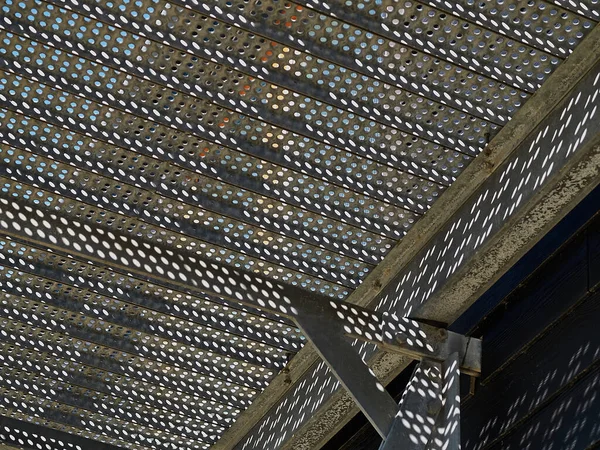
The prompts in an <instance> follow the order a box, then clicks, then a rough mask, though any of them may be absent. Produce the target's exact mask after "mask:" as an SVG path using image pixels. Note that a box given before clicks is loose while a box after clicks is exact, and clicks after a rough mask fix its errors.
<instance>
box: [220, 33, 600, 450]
mask: <svg viewBox="0 0 600 450" xmlns="http://www.w3.org/2000/svg"><path fill="white" fill-rule="evenodd" d="M598 35H599V33H598V30H596V31H595V34H594V36H592V37H591V41H590V42H589V45H588V46H587V47H586V50H585V51H582V53H581V54H578V57H575V56H573V60H572V61H573V66H572V70H573V72H572V73H569V74H568V75H567V73H564V74H561V77H560V78H557V79H556V80H555V81H554V83H553V84H551V85H550V86H549V88H548V90H549V98H552V99H553V103H552V104H553V105H554V108H553V109H551V110H550V109H548V108H547V104H546V103H545V98H544V97H543V96H541V97H538V99H539V101H538V102H536V103H534V105H535V106H534V107H533V109H532V111H533V112H534V113H535V115H532V116H531V117H527V114H532V111H527V110H526V115H525V116H524V117H525V120H524V121H519V120H517V121H516V122H515V123H514V125H510V126H511V128H512V130H511V131H512V133H514V134H515V136H518V137H519V140H517V141H516V142H514V140H513V141H512V142H511V146H510V147H506V146H505V144H504V142H505V141H504V140H503V139H504V138H507V137H508V136H499V140H498V141H492V143H491V145H490V148H491V149H495V148H501V149H503V151H504V153H503V154H502V158H501V159H500V160H499V161H497V162H494V163H492V164H489V165H487V164H486V160H489V161H494V159H495V157H494V154H493V153H492V154H490V155H489V156H488V155H486V156H485V158H484V160H483V161H482V164H480V165H479V166H478V169H479V171H480V172H479V173H478V174H477V175H476V177H477V178H478V179H481V180H482V181H483V184H482V185H481V186H479V187H477V188H476V189H474V190H472V191H471V192H472V193H473V192H474V194H475V195H473V196H472V197H471V198H470V199H468V200H467V201H466V203H465V204H463V205H461V204H460V203H459V204H457V205H456V207H455V209H454V210H452V212H451V214H448V216H449V217H448V219H449V220H448V222H446V223H445V224H444V223H440V224H438V225H436V226H437V227H438V229H437V230H436V231H435V232H434V233H433V234H432V235H431V236H430V237H429V238H428V240H424V241H422V246H421V250H420V252H415V253H414V256H412V257H411V258H409V259H408V260H407V261H406V265H405V266H404V268H401V269H402V270H401V271H400V274H399V275H396V276H395V281H393V282H390V284H389V285H388V289H387V291H385V290H382V286H381V285H379V287H377V286H376V285H372V284H370V285H369V288H368V289H370V292H369V290H367V291H364V290H363V291H362V293H363V294H364V292H369V297H368V298H369V299H375V300H380V302H381V307H382V308H392V309H394V308H397V309H396V311H399V312H402V311H403V312H404V313H405V314H410V313H411V312H412V313H413V314H415V313H417V314H418V315H419V316H421V317H426V318H428V319H432V320H437V321H446V322H451V321H452V320H454V319H456V318H457V317H458V315H459V314H460V313H461V312H462V311H464V309H465V308H466V307H467V306H468V305H469V304H470V303H472V302H473V301H474V300H475V299H476V298H477V293H478V292H481V290H482V289H484V288H485V286H487V285H489V283H491V282H493V280H494V279H496V278H497V277H498V276H500V274H501V273H503V271H504V270H506V269H507V268H508V267H510V264H511V263H512V261H514V260H515V259H516V258H518V256H519V255H521V254H523V253H524V252H525V251H526V250H527V249H528V248H529V247H530V246H531V245H533V243H535V242H536V241H537V239H539V238H540V237H541V236H542V235H543V234H544V232H545V231H546V230H547V229H548V227H549V226H551V224H553V223H556V221H557V220H559V219H560V217H562V215H563V214H565V212H566V211H568V210H569V209H570V208H572V206H573V204H574V202H576V201H577V200H578V199H580V198H582V196H583V195H585V193H586V192H589V190H590V189H591V188H593V187H594V186H595V185H597V183H598V181H599V179H600V178H599V176H598V174H599V161H598V153H597V152H598V121H597V120H595V117H596V114H597V102H598V98H599V97H600V96H599V95H597V92H598V87H597V83H598V81H597V78H598V65H597V62H598V55H599V54H600V53H599V50H600V45H599V42H600V41H599V39H598V37H599V36H598ZM590 55H593V58H590ZM575 69H576V70H575ZM584 75H585V76H586V77H584ZM563 76H564V78H562V77H563ZM582 77H583V78H582ZM565 80H568V84H565ZM540 95H542V93H541V92H540ZM517 119H518V116H517ZM559 133H560V134H559ZM500 138H502V139H500ZM510 141H511V139H509V142H510ZM513 143H514V144H513ZM503 146H504V147H503ZM548 149H550V150H548ZM495 167H497V168H498V169H497V170H495V171H493V169H494V168H495ZM463 190H464V189H463ZM484 197H486V199H485V201H484ZM492 200H494V201H493V202H492ZM515 202H517V203H515ZM444 214H445V213H444ZM434 220H435V218H434ZM465 226H468V227H469V228H467V229H465ZM469 229H470V230H475V231H477V230H480V231H481V235H480V236H479V238H478V239H477V238H476V237H471V238H470V239H469V234H468V233H467V231H468V230H469ZM436 239H438V240H439V242H437V243H436V242H435V240H436ZM436 258H438V262H439V264H438V263H436V262H435V259H436ZM446 260H447V262H446V264H444V261H446ZM451 260H452V261H453V263H452V264H451V265H450V264H449V261H451ZM442 264H443V266H444V267H443V266H442ZM445 266H447V267H445ZM465 268H468V270H466V269H465ZM386 276H387V275H386ZM359 290H360V289H359ZM381 291H383V292H384V293H385V294H386V295H380V296H377V293H378V292H381ZM373 292H374V293H375V294H374V295H371V294H372V293H373ZM364 354H365V356H366V357H368V356H369V355H370V354H373V348H372V347H369V348H365V353H364ZM306 361H307V362H308V361H310V359H306ZM398 364H399V365H400V367H401V366H402V364H405V363H403V361H402V360H399V361H398ZM394 370H396V369H395V368H392V369H391V370H389V372H390V373H391V372H393V371H394ZM309 379H310V380H313V381H312V382H311V383H307V382H306V380H309ZM315 385H317V386H322V388H321V389H319V390H317V391H316V392H315V389H314V388H313V386H315ZM337 389H338V385H337V384H336V383H335V381H333V380H332V375H331V374H329V373H328V372H327V369H326V368H325V367H324V366H322V365H319V364H316V365H315V366H313V368H311V369H309V370H308V371H307V372H306V373H305V375H304V376H303V377H301V378H300V380H299V382H298V383H297V384H295V385H294V386H293V387H292V389H291V390H290V391H289V393H288V394H287V395H289V396H294V397H304V396H306V398H313V399H315V400H314V401H313V402H310V403H309V402H307V403H304V404H302V405H298V406H296V405H294V404H292V403H290V402H288V401H287V399H286V397H284V398H282V399H281V400H280V401H279V402H278V403H276V405H275V408H274V409H273V410H272V412H271V413H268V414H267V415H266V416H265V417H264V418H263V420H261V421H260V422H259V423H258V425H257V426H256V428H255V429H254V430H253V432H252V433H251V434H249V435H248V436H247V437H246V439H242V441H241V442H240V443H239V445H238V446H237V448H246V449H251V448H260V447H261V445H263V444H264V443H269V444H268V445H270V443H276V446H277V447H281V448H286V449H287V448H297V449H303V448H311V449H313V448H318V447H319V445H320V443H322V439H323V438H326V436H328V435H329V434H330V433H331V432H332V430H335V429H336V427H338V426H339V424H340V423H343V421H344V420H347V417H348V416H347V414H348V412H351V411H352V408H351V407H350V408H348V407H347V406H346V404H345V403H344V402H346V401H347V398H345V397H344V396H343V395H341V394H339V393H337ZM336 399H337V400H336ZM325 403H327V407H328V408H329V410H328V411H329V412H331V414H329V415H328V416H327V417H328V422H324V421H323V420H320V419H321V418H323V417H325V416H326V413H323V415H321V414H317V415H313V416H312V417H316V418H318V419H317V420H320V422H319V423H312V422H311V421H310V420H307V422H308V424H309V425H308V426H307V427H306V428H305V429H303V430H301V431H299V428H300V427H301V424H300V423H299V422H297V421H296V422H294V421H293V420H292V421H289V422H287V423H286V425H285V428H284V429H281V426H282V422H281V419H282V418H284V417H302V418H306V417H307V416H306V411H307V410H310V411H316V410H318V408H319V407H320V406H321V405H323V404H325ZM336 409H337V410H339V411H340V414H336V413H335V411H336ZM268 430H270V432H272V433H275V434H276V435H275V436H271V435H270V434H269V431H268ZM275 430H277V431H275ZM294 433H296V435H295V436H293V434H294ZM282 435H283V436H285V439H286V441H285V443H284V444H283V445H280V444H279V442H280V440H279V439H278V437H277V436H282ZM234 442H235V441H234ZM228 445H232V443H229V444H228ZM233 445H234V444H233ZM217 447H218V448H221V447H219V444H218V445H217ZM223 448H227V447H223Z"/></svg>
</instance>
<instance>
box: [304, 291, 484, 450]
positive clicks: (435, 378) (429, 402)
mask: <svg viewBox="0 0 600 450" xmlns="http://www.w3.org/2000/svg"><path fill="white" fill-rule="evenodd" d="M294 319H295V321H296V323H297V324H298V326H299V327H300V328H301V329H302V331H303V333H304V334H305V336H306V337H307V338H308V339H309V340H310V341H311V342H312V344H313V345H314V346H315V348H316V350H317V352H318V353H319V354H320V355H321V357H322V358H323V360H324V361H325V362H326V364H327V365H328V366H329V368H330V369H331V370H332V372H333V373H334V374H335V376H336V377H337V378H338V380H339V381H340V382H341V383H342V385H343V386H344V387H345V388H346V390H347V391H348V392H349V394H350V395H351V396H352V397H353V399H354V401H355V402H356V404H357V405H358V406H359V408H360V409H361V410H362V411H363V413H364V414H365V416H366V417H367V418H368V419H369V421H370V422H371V423H372V424H373V426H374V427H375V429H376V430H377V432H378V433H379V434H380V435H381V437H382V438H383V439H384V443H383V444H382V447H381V450H394V449H400V448H402V449H415V450H417V449H422V450H437V449H438V448H439V449H444V450H457V449H458V448H459V444H460V439H459V432H460V424H459V417H460V416H459V412H460V406H459V400H460V396H459V391H458V386H459V383H458V378H459V375H460V373H461V372H463V373H467V374H470V375H479V374H480V372H481V341H480V340H479V339H475V338H470V337H466V336H462V335H460V334H457V333H452V332H449V331H447V330H445V329H443V328H438V327H434V326H431V325H427V324H423V323H420V322H418V321H416V320H413V319H409V318H398V317H396V316H393V315H390V314H385V313H379V312H375V311H369V310H367V309H364V308H360V307H355V306H352V305H349V304H346V303H336V302H333V301H332V302H306V301H305V302H303V303H302V309H298V310H295V311H294ZM354 340H358V341H362V342H370V343H374V344H376V345H379V346H381V347H382V348H384V349H386V350H388V351H394V352H399V353H402V354H405V355H407V356H409V357H411V358H414V359H417V360H420V361H421V363H420V364H419V366H418V368H417V370H416V371H415V374H414V376H413V378H412V380H411V383H410V384H409V386H408V388H407V390H406V392H405V393H404V395H403V397H402V400H401V402H400V405H397V404H396V402H395V401H394V400H393V399H392V397H391V396H390V394H389V393H388V392H387V391H386V390H385V388H384V387H383V385H382V384H381V382H380V381H379V380H378V379H377V378H376V377H375V375H374V374H373V372H372V371H371V369H370V368H369V367H368V366H367V364H366V363H365V362H364V361H363V359H362V358H361V357H360V355H359V354H358V351H357V349H356V348H355V347H354V346H353V345H352V341H354Z"/></svg>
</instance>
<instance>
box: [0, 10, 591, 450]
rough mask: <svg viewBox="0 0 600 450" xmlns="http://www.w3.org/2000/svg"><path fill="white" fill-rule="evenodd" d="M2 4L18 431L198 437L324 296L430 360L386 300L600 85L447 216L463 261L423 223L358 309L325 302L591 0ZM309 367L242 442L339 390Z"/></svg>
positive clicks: (261, 437) (340, 327) (2, 186)
mask: <svg viewBox="0 0 600 450" xmlns="http://www.w3.org/2000/svg"><path fill="white" fill-rule="evenodd" d="M0 8H1V14H0V325H1V331H0V415H1V416H5V417H4V420H5V421H6V425H4V428H2V426H0V440H2V441H5V442H7V443H9V444H15V445H22V446H29V447H31V448H36V449H38V448H39V449H49V450H51V449H54V448H77V449H79V448H89V442H88V441H86V439H92V440H93V441H95V442H98V444H97V445H100V442H102V443H103V445H104V444H105V446H106V448H111V447H112V446H118V447H123V448H131V449H145V448H161V449H163V448H164V449H181V450H184V449H204V448H209V447H210V446H211V445H213V444H215V443H216V442H218V440H219V438H220V437H221V436H222V434H223V433H224V432H226V430H227V429H228V428H229V427H230V426H231V425H232V424H233V423H234V422H235V419H236V418H237V417H238V415H239V414H240V413H241V412H243V411H244V410H246V409H247V408H248V407H249V406H250V405H251V403H252V401H253V400H254V399H255V398H256V396H257V395H259V394H260V393H261V392H262V391H263V390H264V389H265V387H266V386H268V384H269V383H270V381H271V380H272V378H273V377H274V376H275V375H277V374H278V373H279V372H280V371H281V370H282V369H284V367H285V366H286V364H287V363H288V361H289V360H290V358H292V357H293V356H294V355H295V354H296V353H297V352H298V351H299V350H300V349H301V348H302V346H303V345H304V343H305V342H306V341H307V337H309V336H304V334H303V333H302V331H301V329H305V330H309V328H310V327H309V326H308V325H310V317H309V316H310V315H311V314H316V315H317V316H318V315H319V314H321V313H323V314H324V317H329V316H328V315H331V317H333V322H332V324H333V326H332V331H335V332H336V333H338V332H339V333H340V334H339V335H337V337H338V338H340V339H343V340H344V341H343V342H346V341H348V342H352V343H351V344H347V345H346V346H348V347H349V346H353V347H354V348H355V349H358V350H359V351H360V355H357V356H356V362H357V364H358V365H360V366H361V367H362V366H364V365H363V364H362V358H367V357H368V356H369V355H370V354H371V352H372V349H373V348H374V345H373V344H372V343H373V342H375V343H377V344H386V345H388V344H389V345H392V347H393V346H398V345H404V347H403V350H404V351H412V352H414V353H415V354H416V355H421V356H422V355H425V356H427V357H431V358H437V359H436V361H438V360H439V361H445V360H446V358H447V357H448V352H446V353H443V352H440V348H437V347H435V346H433V347H428V345H429V342H430V340H431V339H433V338H431V336H430V333H429V331H427V330H428V329H427V328H426V327H424V326H422V325H421V324H419V323H417V322H412V321H408V320H407V319H402V318H403V317H405V316H406V315H408V313H410V312H411V310H412V308H414V307H415V305H418V304H419V302H422V301H423V300H424V299H426V298H427V296H428V295H430V294H431V293H432V292H433V289H434V288H435V287H436V286H438V285H439V284H440V283H442V282H443V280H444V279H445V277H448V276H449V275H451V273H453V272H454V271H455V270H457V268H458V267H459V266H460V262H461V261H462V260H463V259H464V258H465V257H467V256H468V254H469V252H474V251H476V250H477V248H478V247H479V246H481V245H482V243H483V242H484V241H485V238H486V237H487V236H488V234H489V233H491V232H492V231H493V229H491V228H489V224H491V223H496V222H495V218H496V217H497V215H498V214H501V213H503V214H510V211H511V207H513V208H514V207H516V205H518V203H519V202H520V201H522V198H523V196H525V195H528V193H529V192H530V191H531V190H533V189H535V188H536V187H538V186H539V185H540V184H542V183H543V180H544V178H545V177H547V176H550V175H551V174H552V172H553V171H555V170H557V167H558V166H559V165H560V158H563V157H566V156H567V155H568V152H567V154H565V155H563V153H564V151H565V149H566V148H567V147H566V145H563V146H560V145H558V141H559V140H560V139H562V136H564V135H566V134H568V133H572V132H573V130H572V129H573V127H577V126H578V129H577V133H579V134H580V135H581V139H580V142H578V143H577V145H575V146H573V148H572V149H570V150H568V151H575V150H576V147H577V146H578V145H581V144H583V143H584V142H585V137H586V135H585V133H586V132H587V131H588V128H589V127H590V126H591V125H590V124H592V123H594V120H595V119H596V118H595V116H594V115H595V110H593V111H592V109H591V108H593V107H594V106H593V105H595V103H594V102H596V98H595V97H594V99H593V100H592V99H588V98H587V97H586V98H580V99H577V100H576V101H574V102H575V103H574V105H573V106H572V107H571V108H570V109H569V110H568V111H567V113H566V114H569V118H560V119H557V120H560V121H563V122H564V121H567V123H568V125H565V126H564V128H563V129H561V131H560V133H559V134H557V135H556V136H555V137H553V138H552V142H551V143H552V144H553V145H554V144H556V145H557V147H556V149H555V150H553V151H552V158H551V159H552V162H548V161H550V159H546V160H544V162H543V164H542V169H543V171H544V173H543V174H541V173H538V172H537V171H536V170H535V169H536V168H537V166H538V165H539V163H540V162H541V160H542V159H543V158H544V157H545V155H546V154H544V156H538V153H539V152H538V153H536V154H535V155H534V156H532V157H531V158H529V160H528V162H524V161H519V162H518V164H519V167H518V168H517V166H516V165H515V166H509V167H508V168H507V169H506V170H505V174H504V175H503V178H502V180H501V181H502V183H503V184H504V185H505V186H506V189H505V190H504V191H502V192H501V193H498V194H494V193H490V194H489V195H490V196H494V198H493V200H490V199H488V198H484V199H480V200H479V202H478V203H477V205H476V206H474V209H473V211H471V213H472V216H473V221H474V222H473V225H472V228H469V229H473V230H477V233H479V232H481V230H486V231H484V235H479V236H468V237H465V236H457V235H456V234H457V233H458V234H460V233H462V230H463V227H464V224H456V225H455V226H454V227H453V228H452V230H451V231H449V235H448V236H447V238H448V242H451V243H453V244H452V245H456V242H459V241H460V240H461V239H463V238H464V239H466V240H465V241H464V244H463V245H461V246H460V249H459V250H458V251H457V253H456V254H455V255H454V257H455V259H456V260H457V261H458V262H457V264H456V265H454V266H452V267H446V266H445V265H444V264H441V263H440V261H441V259H442V257H444V255H445V254H446V253H445V252H446V251H447V250H446V248H447V247H449V246H450V244H449V243H448V242H445V243H440V244H435V245H436V246H435V247H433V249H432V250H431V251H430V252H429V253H428V254H427V255H424V256H423V262H422V264H421V266H422V267H420V268H419V269H418V270H415V269H414V268H411V269H410V272H408V273H406V274H404V275H403V276H404V278H403V279H402V280H398V281H399V282H398V283H395V284H394V286H392V287H391V288H390V289H392V291H390V290H388V291H386V296H385V298H384V299H383V300H382V302H381V305H380V311H382V312H383V311H385V312H395V313H398V316H399V317H400V319H398V318H397V317H395V316H394V317H393V318H389V317H388V316H384V315H382V314H381V313H376V314H372V315H371V316H370V315H369V314H370V313H369V312H367V311H365V310H361V309H360V308H359V309H351V308H349V307H348V305H345V304H344V303H343V302H342V300H344V299H345V298H347V297H348V295H350V294H351V293H352V292H353V291H354V290H355V289H356V288H357V287H358V286H359V285H360V283H361V282H362V281H363V280H364V279H365V277H366V276H367V275H368V274H369V273H371V272H372V270H373V269H374V268H375V267H376V265H377V264H379V263H380V262H381V261H382V260H383V258H384V257H385V256H386V255H387V254H388V252H389V250H390V249H391V248H392V247H393V246H394V245H395V244H396V243H397V242H398V241H399V240H401V239H402V238H404V236H405V235H406V234H407V232H408V231H409V230H410V229H411V227H412V226H413V225H414V224H415V223H416V222H417V221H418V220H419V218H420V217H422V215H423V214H426V213H427V211H428V210H429V209H430V208H431V206H432V205H433V204H434V202H435V201H436V200H437V199H438V198H439V197H440V196H441V195H442V194H443V193H444V192H446V190H447V188H448V187H449V186H450V185H451V184H452V183H453V182H454V181H455V180H456V178H457V177H458V176H459V175H460V174H461V172H462V171H463V170H464V169H465V168H466V167H467V166H468V165H469V163H470V162H471V161H472V160H473V159H474V158H475V157H477V155H479V154H480V153H481V152H482V151H483V149H484V148H485V147H486V145H488V143H489V142H490V140H491V139H492V138H493V136H494V135H496V133H497V132H498V131H499V130H500V129H501V128H502V126H504V125H505V124H506V123H507V122H508V121H509V120H510V119H511V118H512V117H513V116H514V114H515V113H516V112H517V110H518V109H519V107H520V106H521V105H522V104H523V103H524V102H525V101H527V99H529V98H530V97H531V95H532V94H534V93H535V91H536V90H537V89H538V87H539V86H540V85H541V84H542V83H543V82H544V81H545V80H546V79H547V77H548V76H549V75H550V74H551V72H552V71H553V70H554V69H555V68H556V67H557V66H558V65H559V64H560V63H561V61H562V60H564V59H565V58H566V57H567V56H568V55H569V54H570V53H571V52H572V51H573V49H574V48H575V47H576V46H577V44H578V43H579V42H581V40H582V39H584V38H585V36H586V35H587V34H588V33H589V32H590V31H591V30H592V29H593V27H594V26H595V24H596V21H597V20H598V19H599V18H598V17H597V14H596V11H597V0H586V1H581V2H574V1H558V0H557V1H555V2H553V3H552V2H528V3H527V5H525V6H521V7H518V8H517V6H516V3H515V4H513V3H507V2H505V1H503V0H502V1H501V0H498V1H496V2H492V4H482V3H481V2H480V3H475V2H470V1H460V2H446V1H438V0H423V1H421V2H413V1H400V2H392V1H390V0H377V1H370V0H369V1H361V0H359V1H354V0H352V1H350V0H348V1H346V0H344V1H341V0H331V1H312V0H302V1H296V2H291V1H289V2H281V1H279V0H257V1H254V0H252V1H250V0H239V1H235V2H234V1H231V2H222V1H220V0H206V1H199V0H174V1H170V2H169V1H165V0H116V1H112V0H111V1H104V0H4V1H3V2H2V5H1V6H0ZM586 94H589V93H586ZM584 115H585V116H584ZM557 129H558V128H557ZM545 133H546V134H548V132H545ZM546 134H544V135H543V138H546ZM542 141H543V139H542ZM536 145H537V143H536ZM539 145H540V146H541V145H545V143H544V142H540V144H539ZM533 152H535V150H533ZM561 155H563V156H561ZM557 158H558V159H557ZM555 159H556V163H555V162H554V160H555ZM522 164H525V165H526V166H525V167H526V169H527V170H530V166H531V173H532V175H531V177H530V178H527V180H526V181H524V182H522V183H521V184H519V185H518V186H516V187H513V185H514V184H515V183H518V182H519V180H517V177H516V175H515V173H516V172H515V171H518V170H521V173H523V171H524V169H523V168H522V166H521V165H522ZM520 179H521V180H522V179H523V177H521V178H520ZM502 183H501V184H502ZM515 192H516V194H514V193H515ZM509 195H512V197H511V198H510V201H509V203H510V204H507V203H506V202H507V200H506V197H507V196H509ZM490 198H491V197H490ZM488 204H490V205H494V206H493V208H496V209H492V210H491V212H489V213H488V212H486V211H479V210H482V209H483V207H484V206H485V205H488ZM485 207H487V206H485ZM475 209H477V211H475ZM482 220H483V221H484V223H483V224H480V223H479V222H477V221H482ZM488 228H489V229H488ZM468 231H469V230H467V232H468ZM442 248H443V249H442ZM452 251H454V250H452ZM460 252H462V254H460ZM446 259H448V258H446ZM432 271H433V272H432ZM424 282H426V283H428V285H427V286H421V285H420V284H419V283H424ZM417 285H418V286H417ZM307 318H308V319H307ZM388 319H389V320H388ZM307 320H308V322H307ZM390 326H391V327H392V328H390ZM394 327H398V328H394ZM311 332H312V331H311ZM357 337H358V338H360V342H363V343H360V344H359V343H358V341H356V340H355V338H357ZM365 341H367V342H365ZM400 341H402V342H400ZM442 350H443V349H442ZM446 350H447V349H446ZM446 350H444V351H446ZM464 366H465V364H463V366H462V367H461V370H468V368H465V367H464ZM314 370H315V371H314V372H311V373H309V374H307V378H306V379H305V380H304V381H302V382H300V383H299V384H298V385H296V386H294V387H293V388H292V389H291V390H290V395H292V397H290V398H288V400H289V401H284V402H283V403H282V404H281V405H280V406H279V407H278V409H277V411H275V412H274V413H273V414H269V415H267V416H266V418H265V419H264V421H263V422H261V423H260V424H259V425H258V426H257V430H258V434H253V435H252V436H249V437H248V439H246V440H245V441H243V442H241V443H240V448H244V449H248V450H250V449H261V450H262V449H267V448H268V449H273V450H275V449H276V448H278V447H279V446H281V445H283V443H284V441H285V440H286V439H287V438H289V437H290V436H291V434H292V433H293V432H294V431H295V430H296V429H297V428H298V427H299V426H300V425H301V424H302V423H303V421H304V420H305V419H307V418H308V417H310V416H311V415H312V414H313V413H314V412H315V411H316V410H317V409H318V407H319V406H320V404H321V403H322V402H323V401H324V400H325V399H326V398H328V396H329V395H330V394H331V393H332V392H334V391H335V390H336V389H337V388H338V386H339V385H338V382H337V381H335V380H334V379H333V378H332V377H331V375H330V374H329V373H328V370H327V369H326V366H325V365H324V364H320V365H319V366H318V367H316V368H315V369H314ZM361 370H362V369H361ZM365 370H368V369H365ZM365 379H366V380H369V384H368V386H366V388H367V389H377V390H378V391H379V392H380V393H383V392H384V391H385V390H384V389H383V387H382V386H381V384H379V383H378V382H376V378H375V377H373V376H372V374H365ZM18 423H21V424H22V427H21V428H19V427H18V426H17V425H16V424H18ZM9 425H10V426H9ZM37 426H42V427H47V428H48V430H49V431H48V433H49V434H48V438H47V439H46V440H44V439H45V438H44V436H40V434H39V432H38V431H39V430H38V428H36V427H37ZM28 427H29V428H28ZM436 432H439V430H437V431H436ZM52 433H55V434H52ZM61 433H62V434H61ZM442 434H443V433H442ZM69 436H71V438H68V437H69ZM75 437H78V438H80V439H81V440H82V442H85V444H76V443H74V442H76V441H73V440H69V439H74V438H75ZM102 448H104V447H102Z"/></svg>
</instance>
